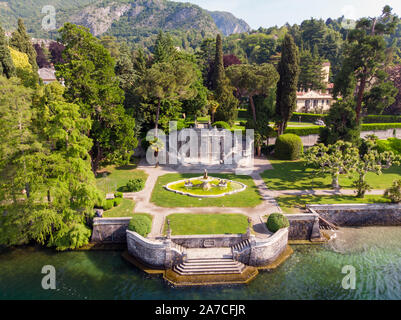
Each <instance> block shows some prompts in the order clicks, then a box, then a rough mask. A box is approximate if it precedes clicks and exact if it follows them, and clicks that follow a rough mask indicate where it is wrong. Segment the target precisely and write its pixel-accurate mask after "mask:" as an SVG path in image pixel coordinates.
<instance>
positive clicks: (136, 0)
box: [0, 0, 249, 40]
mask: <svg viewBox="0 0 401 320" xmlns="http://www.w3.org/2000/svg"><path fill="white" fill-rule="evenodd" d="M50 3H51V4H52V5H53V6H54V7H55V9H56V19H57V28H59V27H61V26H62V25H63V24H64V22H66V21H69V22H73V23H76V24H80V25H84V26H86V27H88V28H89V29H90V30H91V32H92V33H93V34H94V35H96V36H100V35H102V34H105V33H108V34H113V35H116V36H117V37H120V35H121V36H124V37H128V38H130V40H132V39H136V38H138V37H142V36H143V35H144V34H155V33H157V31H158V30H160V29H161V30H165V31H175V32H176V31H181V32H187V33H188V32H190V33H193V32H195V31H196V32H197V33H202V37H205V36H212V35H216V34H217V33H219V32H220V31H221V32H223V33H224V34H225V35H229V34H231V33H236V32H243V31H248V30H249V26H248V25H247V24H246V23H245V22H244V21H243V20H240V19H237V18H235V17H234V16H233V15H232V14H230V13H225V12H224V13H221V12H213V13H211V12H208V11H206V10H204V9H202V8H200V7H199V6H196V5H193V4H189V3H181V2H172V1H167V0H53V1H51V2H50ZM48 4H49V1H48V0H0V21H1V23H2V24H3V27H4V28H5V29H6V30H12V29H14V28H15V26H16V20H17V19H18V18H19V17H21V18H23V19H24V20H25V23H26V25H27V30H28V32H29V33H30V34H31V35H32V36H34V37H42V38H46V37H47V38H49V37H55V35H56V32H55V31H53V32H46V31H45V30H43V29H42V27H41V23H42V19H43V17H44V16H45V14H42V12H41V10H42V7H43V6H45V5H48Z"/></svg>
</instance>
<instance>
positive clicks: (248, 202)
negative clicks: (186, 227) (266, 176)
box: [151, 173, 262, 208]
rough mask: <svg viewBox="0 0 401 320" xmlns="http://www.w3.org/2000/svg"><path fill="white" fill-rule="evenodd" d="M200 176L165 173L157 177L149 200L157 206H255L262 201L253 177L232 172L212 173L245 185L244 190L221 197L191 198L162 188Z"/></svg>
mask: <svg viewBox="0 0 401 320" xmlns="http://www.w3.org/2000/svg"><path fill="white" fill-rule="evenodd" d="M200 176H202V174H201V173H198V174H176V173H173V174H166V175H164V176H161V177H159V179H158V180H157V182H156V185H155V188H154V190H153V193H152V198H151V202H153V203H154V204H155V205H157V206H159V207H165V208H174V207H189V208H191V207H192V208H194V207H195V208H196V207H256V206H257V205H258V204H260V203H262V199H261V197H260V195H259V193H258V191H257V187H256V186H255V183H254V181H253V179H252V178H251V177H249V176H236V175H234V174H212V176H213V177H215V178H221V179H228V180H234V181H238V182H241V183H243V184H245V185H246V186H247V188H246V189H245V191H242V192H240V193H237V194H233V195H228V196H224V197H222V198H216V199H212V198H193V197H190V196H184V195H180V194H176V193H173V192H171V191H167V190H166V189H164V186H165V185H166V184H168V183H170V182H174V181H178V180H183V179H189V178H194V177H200Z"/></svg>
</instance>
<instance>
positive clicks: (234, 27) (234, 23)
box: [209, 11, 251, 36]
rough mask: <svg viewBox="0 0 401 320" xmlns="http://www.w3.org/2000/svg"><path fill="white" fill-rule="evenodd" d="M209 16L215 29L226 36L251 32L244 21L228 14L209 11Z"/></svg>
mask: <svg viewBox="0 0 401 320" xmlns="http://www.w3.org/2000/svg"><path fill="white" fill-rule="evenodd" d="M209 14H210V15H211V16H212V18H213V20H214V22H215V23H216V25H217V27H218V28H219V29H220V30H221V31H222V32H223V34H224V35H226V36H229V35H231V34H234V33H243V32H249V31H251V27H250V26H249V25H248V24H247V23H246V22H245V21H244V20H242V19H238V18H236V17H235V16H234V15H233V14H232V13H230V12H223V11H209Z"/></svg>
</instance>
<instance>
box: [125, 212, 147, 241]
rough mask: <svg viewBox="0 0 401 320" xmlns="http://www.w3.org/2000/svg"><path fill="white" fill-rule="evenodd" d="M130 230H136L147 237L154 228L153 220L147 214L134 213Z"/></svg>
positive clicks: (129, 226)
mask: <svg viewBox="0 0 401 320" xmlns="http://www.w3.org/2000/svg"><path fill="white" fill-rule="evenodd" d="M128 230H130V231H133V232H136V233H138V234H139V235H141V236H142V237H147V235H148V234H149V233H150V231H151V230H152V220H151V219H150V218H149V217H147V216H142V215H134V217H133V218H132V219H131V221H130V222H129V225H128Z"/></svg>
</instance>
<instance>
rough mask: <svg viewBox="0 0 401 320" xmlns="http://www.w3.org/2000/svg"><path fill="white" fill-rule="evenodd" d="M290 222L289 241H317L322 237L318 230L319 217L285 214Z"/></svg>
mask: <svg viewBox="0 0 401 320" xmlns="http://www.w3.org/2000/svg"><path fill="white" fill-rule="evenodd" d="M285 216H286V217H287V219H288V221H289V222H290V227H289V233H288V239H289V240H312V241H313V240H319V239H321V237H322V235H321V233H320V228H319V215H317V214H313V213H308V214H287V215H285Z"/></svg>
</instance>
